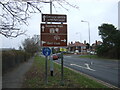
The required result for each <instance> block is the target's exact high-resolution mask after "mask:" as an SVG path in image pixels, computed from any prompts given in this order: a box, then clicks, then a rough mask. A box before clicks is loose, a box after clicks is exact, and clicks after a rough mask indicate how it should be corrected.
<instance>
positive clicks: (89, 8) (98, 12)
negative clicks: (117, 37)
mask: <svg viewBox="0 0 120 90" xmlns="http://www.w3.org/2000/svg"><path fill="white" fill-rule="evenodd" d="M68 1H69V2H70V3H72V4H74V5H77V6H79V9H75V8H72V7H70V6H66V5H64V4H63V5H64V6H65V7H66V8H68V9H69V11H66V10H65V9H63V8H62V7H60V6H59V5H58V4H56V3H55V2H54V4H55V7H56V8H54V7H53V14H66V15H67V25H68V42H71V41H80V42H83V41H84V40H86V41H87V42H88V38H89V37H88V24H87V23H85V22H81V20H84V21H88V22H89V23H90V37H91V39H90V41H91V44H92V43H94V42H95V40H100V41H101V38H100V36H99V35H98V26H100V25H102V24H103V23H108V24H113V25H114V26H115V27H118V1H119V0H68ZM42 12H43V13H44V14H49V12H50V11H49V4H43V8H42ZM40 23H41V14H34V15H33V16H32V17H31V19H30V20H29V26H23V27H22V28H24V29H26V30H28V31H27V32H26V34H27V35H26V36H24V35H22V36H19V37H17V38H5V37H4V36H2V35H0V39H1V40H2V44H1V46H0V47H2V48H18V47H19V46H20V45H21V42H22V41H24V39H25V38H27V37H32V36H33V35H34V34H37V35H39V34H40ZM1 40H0V41H1Z"/></svg>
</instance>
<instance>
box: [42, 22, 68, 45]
mask: <svg viewBox="0 0 120 90" xmlns="http://www.w3.org/2000/svg"><path fill="white" fill-rule="evenodd" d="M41 46H44V47H55V46H57V47H58V46H67V24H41Z"/></svg>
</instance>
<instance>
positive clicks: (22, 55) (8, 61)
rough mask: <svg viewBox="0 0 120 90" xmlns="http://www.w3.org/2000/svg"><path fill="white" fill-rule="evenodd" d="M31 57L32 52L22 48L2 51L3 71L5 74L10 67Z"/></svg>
mask: <svg viewBox="0 0 120 90" xmlns="http://www.w3.org/2000/svg"><path fill="white" fill-rule="evenodd" d="M30 57H31V54H29V53H26V52H24V51H20V50H8V51H2V73H3V74H4V73H6V72H7V71H9V70H10V69H12V68H15V67H16V66H18V65H19V64H20V63H23V62H25V61H27V60H28V59H29V58H30Z"/></svg>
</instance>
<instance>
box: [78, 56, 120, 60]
mask: <svg viewBox="0 0 120 90" xmlns="http://www.w3.org/2000/svg"><path fill="white" fill-rule="evenodd" d="M79 58H91V59H96V60H114V61H115V60H117V59H111V58H105V57H99V56H97V55H82V56H79ZM117 61H118V60H117Z"/></svg>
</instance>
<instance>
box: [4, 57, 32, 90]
mask: <svg viewBox="0 0 120 90" xmlns="http://www.w3.org/2000/svg"><path fill="white" fill-rule="evenodd" d="M33 61H34V57H32V58H31V59H29V60H28V61H27V62H24V63H22V64H20V65H19V66H17V67H16V68H15V69H14V70H12V71H10V72H7V73H6V74H4V76H3V77H2V88H22V83H23V80H24V75H25V73H26V72H27V71H28V70H29V69H30V67H31V66H32V63H33Z"/></svg>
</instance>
